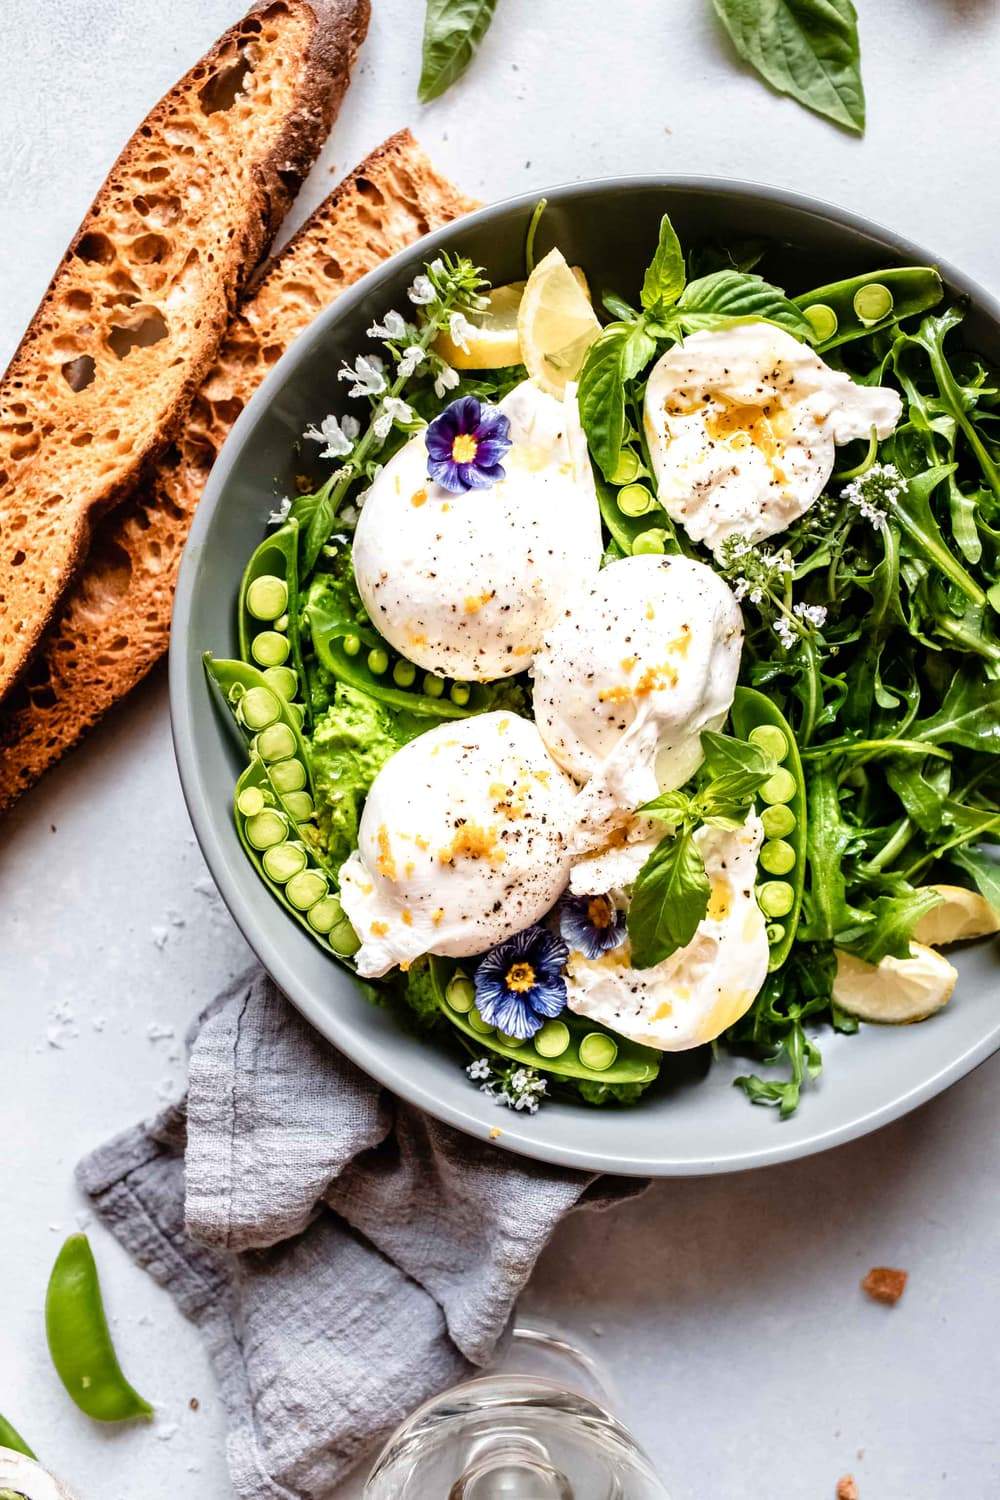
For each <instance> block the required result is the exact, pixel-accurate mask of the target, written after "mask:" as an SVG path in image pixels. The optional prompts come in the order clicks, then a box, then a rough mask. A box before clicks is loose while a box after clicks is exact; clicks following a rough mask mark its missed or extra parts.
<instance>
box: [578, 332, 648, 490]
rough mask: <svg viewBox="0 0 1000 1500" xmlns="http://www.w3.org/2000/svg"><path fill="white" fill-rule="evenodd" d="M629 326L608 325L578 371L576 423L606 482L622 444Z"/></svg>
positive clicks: (631, 349) (631, 354) (629, 359)
mask: <svg viewBox="0 0 1000 1500" xmlns="http://www.w3.org/2000/svg"><path fill="white" fill-rule="evenodd" d="M633 332H634V329H633V326H631V325H629V324H628V323H609V324H608V326H607V328H605V330H604V332H603V333H602V334H601V335H600V337H599V338H597V339H595V340H594V342H593V343H592V344H591V346H590V348H589V349H588V350H587V357H586V359H585V360H584V362H583V369H582V370H581V371H580V385H579V389H578V391H577V402H578V405H579V408H580V421H581V423H582V425H583V430H584V432H585V433H586V434H587V442H588V444H589V446H590V451H591V453H592V454H593V456H594V460H595V462H596V463H597V466H598V468H599V469H600V470H601V472H602V474H603V475H604V477H605V478H606V479H610V478H611V476H612V474H613V473H614V472H615V469H616V468H617V467H618V459H619V457H620V455H621V450H622V443H623V442H624V440H625V389H624V382H625V379H626V376H625V371H626V369H627V368H628V367H629V366H630V365H631V364H632V362H633V360H634V358H635V348H634V345H633V343H632V337H633Z"/></svg>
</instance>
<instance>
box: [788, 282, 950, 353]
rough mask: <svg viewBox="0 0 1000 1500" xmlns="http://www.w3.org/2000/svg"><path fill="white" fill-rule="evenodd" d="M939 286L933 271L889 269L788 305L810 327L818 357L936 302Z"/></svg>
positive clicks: (832, 285)
mask: <svg viewBox="0 0 1000 1500" xmlns="http://www.w3.org/2000/svg"><path fill="white" fill-rule="evenodd" d="M943 295H944V286H943V284H942V281H941V277H940V275H939V273H938V272H937V271H936V270H935V269H934V267H933V266H892V267H890V268H888V269H886V270H884V271H869V272H867V273H866V274H865V275H863V276H851V277H849V278H848V279H847V280H846V281H833V282H830V284H829V285H828V286H819V287H816V288H815V289H814V290H813V291H811V292H803V294H802V295H801V296H800V297H793V298H792V301H793V302H794V303H795V305H796V306H797V307H799V308H801V310H802V312H803V313H804V314H805V316H806V318H807V319H808V321H809V322H810V324H811V325H812V329H813V333H814V334H815V337H816V344H815V347H816V348H817V349H818V350H819V351H820V353H823V352H825V351H826V350H827V349H836V348H837V347H838V345H840V344H847V343H849V342H850V341H851V340H852V339H859V338H863V337H864V336H865V334H868V333H874V332H875V331H876V329H879V328H887V327H889V325H890V324H892V323H897V322H898V321H899V320H900V318H910V317H913V316H914V315H915V314H916V313H922V312H926V311H927V309H928V308H929V307H933V306H934V305H935V304H936V303H938V302H940V300H941V298H942V296H943Z"/></svg>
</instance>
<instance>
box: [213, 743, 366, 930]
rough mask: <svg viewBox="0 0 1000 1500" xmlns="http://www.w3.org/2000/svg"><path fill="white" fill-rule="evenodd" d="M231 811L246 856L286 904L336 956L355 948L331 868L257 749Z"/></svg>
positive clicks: (301, 922)
mask: <svg viewBox="0 0 1000 1500" xmlns="http://www.w3.org/2000/svg"><path fill="white" fill-rule="evenodd" d="M233 817H234V819H235V822H236V832H237V835H238V837H239V840H240V843H241V844H242V846H243V849H244V852H245V853H246V855H247V858H248V859H249V860H250V863H251V864H252V865H253V867H254V869H255V870H256V871H257V874H258V875H259V876H260V878H261V880H262V881H263V882H264V884H265V885H266V886H267V888H268V889H269V890H270V892H271V894H272V895H273V896H274V897H275V898H276V899H277V900H278V901H280V902H281V904H282V906H283V907H284V908H285V910H286V911H288V912H290V913H291V915H292V916H293V917H294V918H295V920H296V921H297V922H298V923H299V924H300V926H302V927H304V928H305V930H306V932H308V933H309V935H310V937H313V938H315V940H316V942H317V943H319V945H320V947H322V948H324V949H326V950H330V949H332V950H333V952H334V953H335V954H336V955H337V957H338V958H341V959H347V958H350V957H351V955H352V954H354V953H356V952H357V951H358V949H359V947H360V946H361V944H360V942H359V940H358V937H357V935H356V934H355V932H354V928H353V927H352V926H351V924H350V922H349V921H348V919H347V917H346V915H345V914H344V910H343V908H342V907H341V905H340V901H339V899H338V898H337V896H336V895H334V894H333V891H332V889H331V887H332V885H333V874H332V871H331V870H330V868H329V867H328V866H326V864H325V863H324V862H323V861H322V860H321V858H320V856H319V853H318V851H317V849H316V848H315V846H314V845H313V844H312V843H310V842H309V841H307V840H306V839H305V838H302V837H300V835H301V834H302V832H303V829H302V826H301V825H299V826H296V824H295V821H294V819H293V818H292V817H291V816H290V814H289V811H288V807H287V799H284V798H282V797H281V795H280V793H278V792H276V791H275V788H274V786H273V785H272V783H271V781H270V779H269V777H268V768H267V766H266V765H265V764H264V762H263V761H262V760H261V758H260V756H259V755H257V754H253V755H252V756H251V760H250V764H249V765H248V766H247V767H246V769H245V770H244V772H243V773H242V775H241V776H240V779H239V780H238V781H237V783H236V790H235V793H234V795H233Z"/></svg>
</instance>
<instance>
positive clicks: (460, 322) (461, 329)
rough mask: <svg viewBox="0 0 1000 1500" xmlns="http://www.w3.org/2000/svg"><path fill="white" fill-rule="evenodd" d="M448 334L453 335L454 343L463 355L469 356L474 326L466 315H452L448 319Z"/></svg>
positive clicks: (455, 313)
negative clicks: (470, 339)
mask: <svg viewBox="0 0 1000 1500" xmlns="http://www.w3.org/2000/svg"><path fill="white" fill-rule="evenodd" d="M448 332H449V333H450V334H451V341H452V343H453V344H456V345H457V346H458V348H459V349H461V350H462V351H463V353H465V354H468V352H469V338H470V337H471V335H472V332H473V329H472V324H471V323H470V322H469V320H468V318H467V317H466V316H465V314H464V313H460V312H453V313H452V315H451V317H450V318H449V319H448Z"/></svg>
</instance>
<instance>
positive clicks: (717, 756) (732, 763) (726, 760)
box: [701, 729, 776, 785]
mask: <svg viewBox="0 0 1000 1500" xmlns="http://www.w3.org/2000/svg"><path fill="white" fill-rule="evenodd" d="M701 748H702V750H703V752H704V755H705V770H706V771H707V772H708V774H709V776H712V777H716V776H724V775H727V774H728V773H730V772H732V771H749V772H753V773H760V775H761V782H760V783H758V785H761V784H762V783H763V782H765V781H766V780H767V778H768V777H769V776H770V775H772V774H773V772H774V770H775V765H776V762H775V760H774V758H773V757H772V756H770V755H767V754H766V753H765V752H764V751H763V750H762V749H761V748H760V746H759V745H754V744H751V742H750V741H749V740H738V739H736V738H735V737H734V736H733V735H731V734H719V733H717V732H716V731H715V730H714V729H705V730H703V731H702V734H701Z"/></svg>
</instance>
